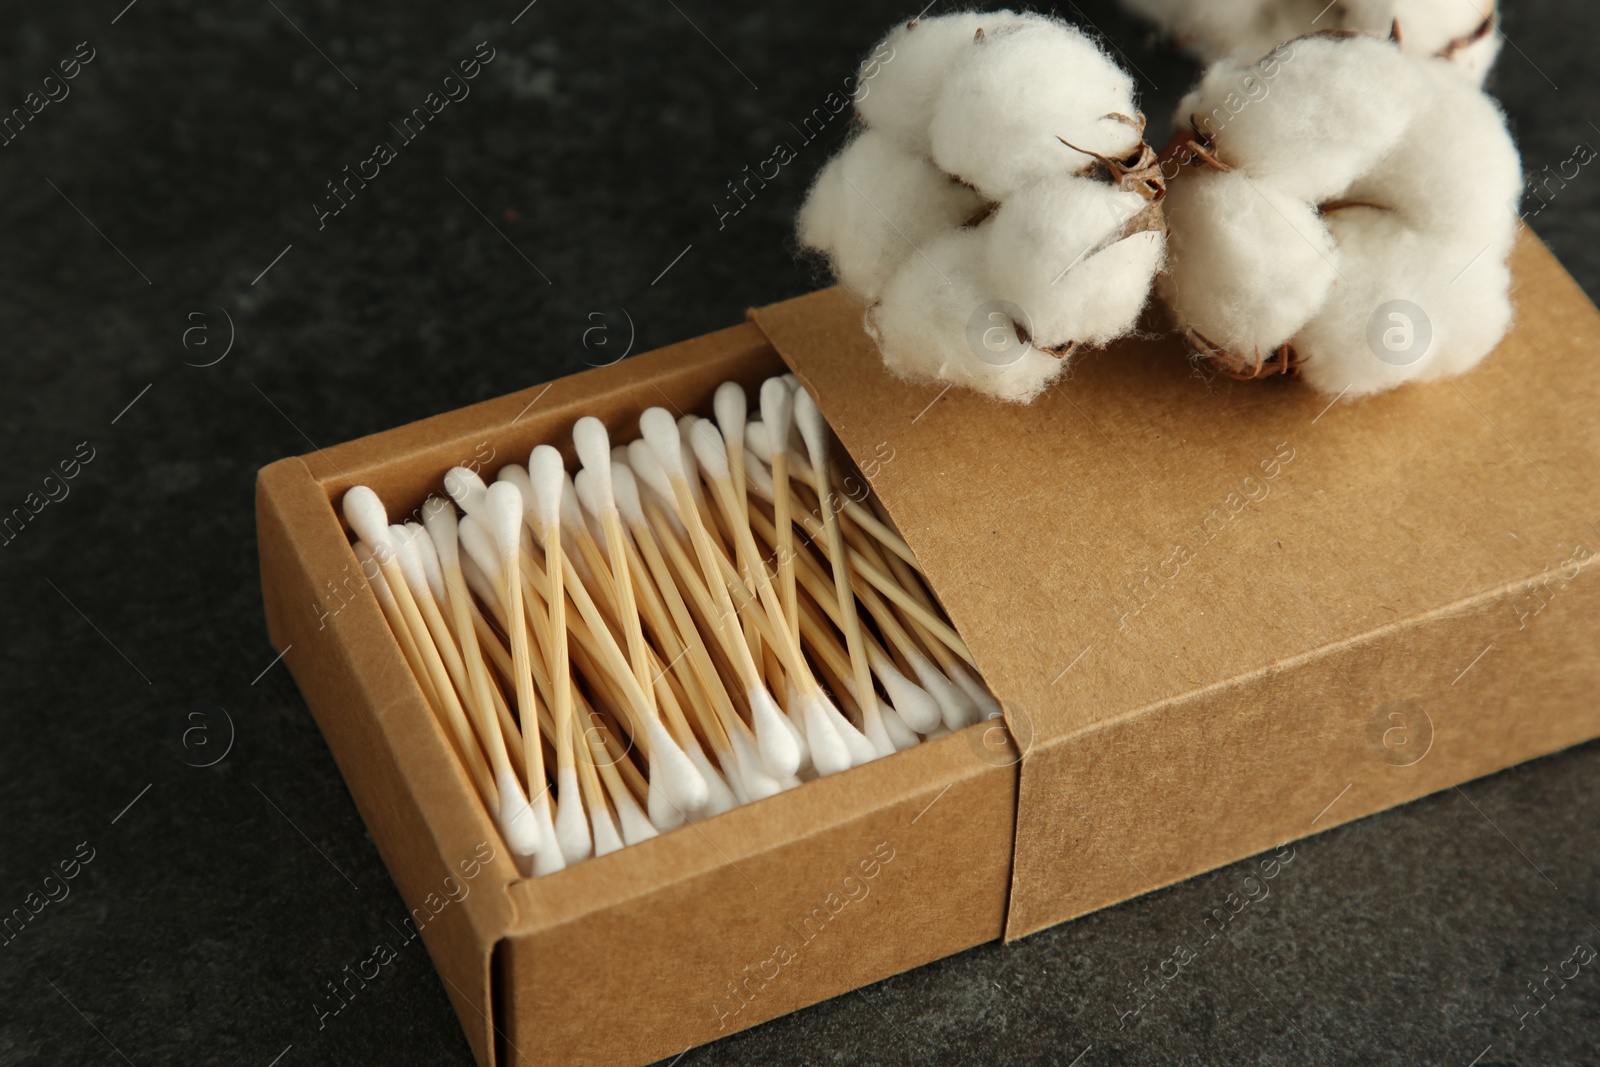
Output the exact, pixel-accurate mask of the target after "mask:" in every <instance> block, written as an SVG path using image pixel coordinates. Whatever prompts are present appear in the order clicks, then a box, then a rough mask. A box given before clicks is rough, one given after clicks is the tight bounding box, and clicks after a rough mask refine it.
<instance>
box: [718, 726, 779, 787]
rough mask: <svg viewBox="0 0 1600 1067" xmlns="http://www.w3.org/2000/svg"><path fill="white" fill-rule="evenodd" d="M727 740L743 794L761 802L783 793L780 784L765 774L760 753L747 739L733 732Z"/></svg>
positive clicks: (741, 734)
mask: <svg viewBox="0 0 1600 1067" xmlns="http://www.w3.org/2000/svg"><path fill="white" fill-rule="evenodd" d="M728 740H729V741H731V742H733V762H734V764H735V765H736V766H737V768H738V774H739V778H740V780H741V782H742V783H743V785H744V791H745V794H746V795H747V796H748V797H749V798H750V799H751V800H761V799H764V798H766V797H770V796H776V795H777V794H779V793H781V792H783V784H782V782H781V781H780V780H779V779H778V778H776V777H774V776H773V775H771V774H769V773H767V769H766V767H765V766H763V765H762V762H761V755H760V753H758V752H757V751H756V749H755V748H754V746H752V745H751V744H750V740H749V738H747V737H745V735H744V734H743V733H740V732H734V733H731V734H729V735H728Z"/></svg>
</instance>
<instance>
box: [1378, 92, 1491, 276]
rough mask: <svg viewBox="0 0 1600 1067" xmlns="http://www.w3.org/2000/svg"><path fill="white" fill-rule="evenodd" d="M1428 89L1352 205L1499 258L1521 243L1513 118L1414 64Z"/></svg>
mask: <svg viewBox="0 0 1600 1067" xmlns="http://www.w3.org/2000/svg"><path fill="white" fill-rule="evenodd" d="M1410 66H1412V67H1413V68H1415V70H1416V71H1417V77H1418V79H1419V83H1420V85H1421V86H1422V89H1423V96H1422V103H1421V106H1420V108H1419V110H1418V113H1417V116H1416V119H1415V121H1414V122H1413V123H1412V125H1411V128H1410V129H1409V130H1408V131H1407V134H1406V138H1405V140H1404V142H1402V143H1401V144H1400V145H1399V147H1398V148H1396V149H1395V151H1394V152H1392V153H1391V154H1390V155H1389V157H1388V158H1387V159H1385V160H1384V161H1383V162H1382V163H1381V164H1380V165H1379V166H1378V167H1377V168H1375V169H1374V170H1373V172H1372V173H1371V174H1369V175H1367V176H1366V177H1365V178H1364V179H1363V180H1362V181H1360V182H1358V183H1356V184H1355V185H1354V186H1353V187H1352V188H1351V190H1350V192H1349V194H1348V198H1349V199H1352V200H1371V201H1374V202H1376V203H1380V204H1383V205H1385V206H1386V207H1391V208H1393V209H1395V211H1396V212H1397V213H1398V214H1399V216H1400V219H1399V221H1400V222H1401V223H1403V224H1405V225H1407V226H1411V227H1414V228H1416V229H1419V230H1425V231H1430V232H1434V233H1438V234H1440V235H1441V236H1448V237H1449V238H1451V239H1459V240H1463V241H1476V242H1477V243H1478V246H1479V247H1480V248H1482V247H1484V246H1485V245H1487V246H1488V251H1487V252H1486V253H1485V254H1486V255H1489V256H1491V257H1493V258H1499V257H1503V256H1504V255H1505V254H1506V253H1507V252H1509V251H1510V248H1511V243H1512V241H1513V240H1515V238H1516V230H1517V225H1516V217H1515V216H1516V210H1517V207H1516V205H1517V199H1518V197H1519V195H1520V194H1521V192H1522V161H1521V159H1520V157H1519V156H1518V154H1517V148H1516V145H1515V144H1513V143H1512V140H1511V134H1510V133H1509V132H1508V131H1507V130H1506V125H1505V115H1504V114H1503V113H1502V112H1501V110H1500V107H1499V105H1498V104H1496V103H1495V102H1494V101H1493V100H1491V99H1490V98H1489V97H1488V96H1485V95H1484V94H1483V93H1482V92H1480V91H1478V90H1477V89H1474V88H1473V87H1472V86H1470V85H1468V84H1466V83H1465V82H1462V81H1461V80H1460V79H1459V78H1457V77H1455V76H1454V75H1452V74H1451V73H1450V70H1449V67H1448V66H1447V65H1446V64H1444V63H1440V62H1437V61H1433V60H1429V61H1423V62H1416V63H1411V64H1410Z"/></svg>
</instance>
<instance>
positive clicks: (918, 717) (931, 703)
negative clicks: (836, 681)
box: [872, 653, 944, 734]
mask: <svg viewBox="0 0 1600 1067" xmlns="http://www.w3.org/2000/svg"><path fill="white" fill-rule="evenodd" d="M872 673H873V674H876V675H877V676H878V680H879V681H880V682H882V683H883V689H884V692H886V693H888V694H889V703H890V705H892V706H893V707H894V710H895V711H897V712H899V714H900V718H901V720H902V721H903V722H904V723H905V724H906V725H907V726H909V727H911V729H913V730H915V731H916V732H917V733H919V734H925V733H929V732H931V731H933V730H936V729H938V727H939V723H941V722H942V721H944V716H943V715H942V714H941V713H940V711H939V702H938V701H936V700H934V699H933V698H932V697H931V696H929V695H928V694H927V693H926V692H925V691H924V690H923V689H922V687H921V686H919V685H917V684H916V683H915V682H913V681H911V679H909V678H907V677H906V676H905V675H903V674H901V673H900V671H899V670H898V669H897V668H896V667H895V665H894V663H893V662H892V661H891V660H890V659H889V657H887V656H885V655H882V654H881V653H877V654H874V655H873V656H872Z"/></svg>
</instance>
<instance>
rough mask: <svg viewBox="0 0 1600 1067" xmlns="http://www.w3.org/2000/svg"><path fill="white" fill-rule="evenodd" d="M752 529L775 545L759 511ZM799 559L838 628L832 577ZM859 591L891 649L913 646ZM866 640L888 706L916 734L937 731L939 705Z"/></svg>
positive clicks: (807, 558)
mask: <svg viewBox="0 0 1600 1067" xmlns="http://www.w3.org/2000/svg"><path fill="white" fill-rule="evenodd" d="M751 526H752V528H753V529H754V530H755V531H756V532H757V533H758V534H759V535H760V536H761V537H762V538H763V539H764V541H765V543H766V544H768V545H771V544H773V542H774V541H775V539H776V535H775V533H774V530H773V525H772V522H771V520H769V519H768V518H767V517H766V516H764V515H762V514H761V513H760V512H759V511H755V512H752V514H751ZM797 559H798V563H799V567H798V569H797V573H798V575H799V577H800V583H801V585H802V586H804V587H805V589H806V592H807V593H808V594H809V595H810V597H811V599H812V601H813V602H814V603H816V604H818V605H820V606H821V610H822V611H823V612H824V613H825V614H826V615H827V617H828V618H829V619H830V620H831V621H832V623H833V624H834V625H835V626H838V625H839V624H840V620H839V618H838V610H839V609H838V600H837V595H836V593H835V591H834V587H833V582H832V576H831V574H830V573H828V572H825V571H824V570H823V569H822V567H821V565H820V564H818V563H817V561H816V560H815V559H813V558H812V557H811V555H810V554H809V553H800V554H799V556H798V557H797ZM856 592H857V595H858V597H859V599H860V600H861V604H862V607H863V608H866V609H867V614H868V615H869V616H870V617H871V618H872V620H873V622H874V623H876V624H877V625H878V627H879V628H880V629H882V630H883V631H884V637H885V639H886V640H887V641H888V642H889V644H890V646H891V647H894V646H895V643H896V641H899V642H901V643H903V644H904V645H905V646H906V647H914V645H913V643H912V640H911V637H910V635H909V634H907V633H906V632H905V631H904V630H903V629H902V628H901V627H900V621H899V619H898V618H896V617H895V615H894V614H893V613H892V612H890V611H889V609H888V607H887V605H885V604H884V603H883V601H881V600H879V599H878V598H877V597H876V596H875V595H873V594H872V589H871V587H870V586H860V587H858V588H857V590H856ZM863 637H864V639H865V643H866V647H867V658H868V660H869V661H870V662H871V664H872V673H873V674H875V675H877V677H878V681H879V682H880V683H882V685H883V688H884V691H885V692H887V693H888V694H889V703H890V704H891V705H892V706H893V707H894V709H895V711H896V712H898V713H899V715H900V717H901V719H903V720H904V721H905V723H906V725H907V726H909V727H911V728H912V729H913V730H915V731H916V732H917V733H923V734H925V733H929V732H930V731H932V730H934V729H936V728H937V727H938V725H939V723H940V722H941V721H942V717H943V715H942V711H941V709H940V706H939V704H938V703H937V702H936V701H935V700H934V699H933V698H932V697H931V696H929V695H928V694H927V692H925V691H924V690H923V689H922V688H921V687H920V686H918V685H917V684H916V683H914V682H912V681H911V680H910V679H908V678H906V676H905V675H904V674H902V673H901V672H900V670H899V669H898V668H897V667H896V666H895V663H894V661H893V659H891V657H890V655H889V654H888V653H887V652H886V651H885V650H884V648H883V647H882V646H881V645H880V644H879V643H878V641H877V640H876V639H875V638H874V637H873V636H872V635H871V634H868V633H865V632H863ZM896 651H898V649H897V650H896ZM908 669H909V668H908Z"/></svg>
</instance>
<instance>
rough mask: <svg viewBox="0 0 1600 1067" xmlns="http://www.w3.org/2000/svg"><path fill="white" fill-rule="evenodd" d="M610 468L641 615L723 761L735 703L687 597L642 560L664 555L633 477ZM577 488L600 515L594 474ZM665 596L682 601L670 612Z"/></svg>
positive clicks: (615, 511)
mask: <svg viewBox="0 0 1600 1067" xmlns="http://www.w3.org/2000/svg"><path fill="white" fill-rule="evenodd" d="M611 466H612V470H611V473H610V477H611V482H612V498H611V504H610V506H609V509H608V510H609V511H610V512H611V513H612V516H613V517H614V518H615V519H616V521H617V522H618V525H619V530H618V533H619V535H620V544H621V547H622V553H623V555H624V556H625V558H626V559H627V570H628V574H629V576H630V577H631V579H632V581H633V585H634V592H635V593H636V599H637V602H638V604H639V605H640V607H641V612H640V614H641V616H642V617H643V618H644V620H645V621H647V622H648V624H649V628H650V630H651V632H652V633H653V634H654V635H655V639H656V643H657V644H658V645H659V646H660V648H661V653H662V655H663V656H664V657H665V658H666V659H667V661H668V670H670V671H672V672H673V673H674V676H675V677H676V678H677V679H678V680H679V681H680V682H681V684H682V687H683V690H684V692H685V694H686V695H687V696H688V698H689V703H690V706H691V709H692V710H693V711H694V712H695V716H696V718H697V720H698V721H699V723H700V728H701V731H702V733H704V735H705V737H706V740H707V742H708V743H709V744H710V745H711V747H712V749H713V750H714V751H715V752H717V753H718V754H719V757H720V756H721V754H723V753H726V752H728V738H727V723H726V721H725V720H724V719H722V718H720V717H719V712H720V711H721V710H722V709H723V708H726V709H727V713H728V714H732V707H733V705H732V702H731V701H730V700H729V699H728V696H727V692H726V690H725V689H723V687H722V679H721V677H720V676H719V675H718V674H717V672H716V669H715V668H714V667H713V666H712V664H711V660H710V657H709V655H708V654H707V652H706V649H705V644H704V641H703V639H702V638H701V636H700V633H699V631H698V630H696V629H695V628H694V624H693V622H692V621H691V620H689V618H688V614H687V610H686V609H683V601H682V597H681V596H680V595H679V594H678V591H677V587H676V586H675V585H672V584H670V578H669V579H668V584H667V585H666V586H665V587H664V589H665V595H664V594H663V592H662V589H660V588H658V586H657V582H656V580H655V578H656V575H657V573H658V572H657V571H654V570H652V564H651V563H650V562H649V561H647V560H646V559H645V558H643V556H641V549H642V550H643V551H645V552H649V553H651V554H653V557H654V559H655V560H656V561H657V562H660V550H659V549H657V548H656V547H655V544H654V543H653V540H652V539H651V536H650V533H649V530H648V528H646V527H644V520H643V517H642V512H641V511H640V509H639V500H638V486H637V484H636V483H635V482H634V479H633V472H632V471H631V470H629V469H628V467H626V466H625V465H623V464H621V463H616V462H615V461H612V464H611ZM577 484H578V497H579V499H580V501H581V502H582V503H583V506H584V508H585V509H586V510H589V511H591V512H598V511H600V510H601V505H600V503H599V501H598V500H597V499H596V496H597V494H596V491H595V485H596V478H595V476H594V471H593V470H591V469H589V468H585V469H584V470H581V471H579V472H578V478H577ZM624 517H627V521H628V523H629V526H630V528H631V529H632V530H633V534H634V536H633V538H631V539H630V538H628V537H627V536H626V535H621V530H620V524H621V521H622V520H623V518H624ZM635 517H637V520H638V521H637V523H635ZM664 572H665V564H664V563H661V566H660V571H659V573H664ZM666 596H671V597H675V598H677V599H676V606H675V608H674V609H672V610H671V611H670V612H669V608H668V607H667V605H666V603H665V599H666ZM669 616H676V617H669ZM691 758H692V757H691Z"/></svg>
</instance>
